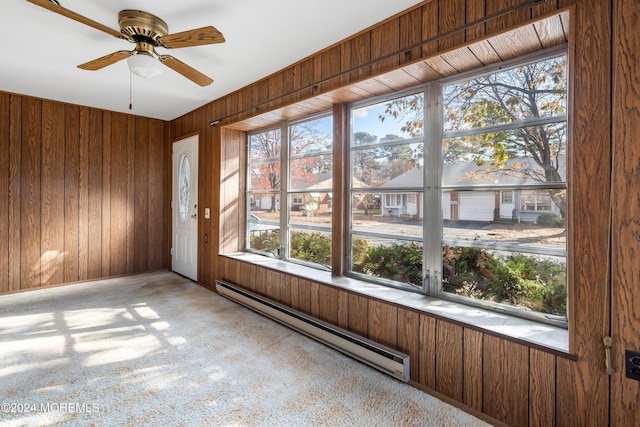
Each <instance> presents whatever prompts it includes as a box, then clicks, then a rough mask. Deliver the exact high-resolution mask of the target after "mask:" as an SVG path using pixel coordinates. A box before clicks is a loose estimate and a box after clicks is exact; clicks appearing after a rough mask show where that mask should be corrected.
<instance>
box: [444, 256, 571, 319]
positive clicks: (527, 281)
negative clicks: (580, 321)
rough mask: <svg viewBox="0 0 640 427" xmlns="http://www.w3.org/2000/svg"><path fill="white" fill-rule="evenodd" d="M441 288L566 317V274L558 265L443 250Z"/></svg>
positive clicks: (534, 260)
mask: <svg viewBox="0 0 640 427" xmlns="http://www.w3.org/2000/svg"><path fill="white" fill-rule="evenodd" d="M443 288H444V290H445V291H446V292H452V293H456V294H460V295H466V296H471V297H474V298H480V299H485V300H490V301H495V302H501V303H507V304H511V305H514V306H517V307H522V308H527V309H531V310H536V311H540V312H543V313H548V314H554V315H559V316H564V315H566V300H567V289H566V272H565V266H564V264H562V263H559V262H554V261H551V260H539V259H537V258H535V257H533V256H525V255H522V254H516V255H512V256H508V257H503V256H499V255H496V254H491V253H489V252H488V251H487V250H485V249H480V248H464V247H447V246H445V247H444V248H443Z"/></svg>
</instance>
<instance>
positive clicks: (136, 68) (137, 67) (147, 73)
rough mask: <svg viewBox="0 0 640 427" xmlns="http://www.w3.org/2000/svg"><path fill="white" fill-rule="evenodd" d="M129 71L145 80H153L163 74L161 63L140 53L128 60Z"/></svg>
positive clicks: (146, 54)
mask: <svg viewBox="0 0 640 427" xmlns="http://www.w3.org/2000/svg"><path fill="white" fill-rule="evenodd" d="M127 65H128V66H129V70H131V72H132V73H133V74H135V75H136V76H140V77H142V78H145V79H153V78H155V77H159V76H160V75H161V74H162V67H161V66H160V63H159V62H158V61H157V60H156V59H155V58H154V57H153V56H151V55H149V54H148V53H144V52H138V53H136V54H135V55H131V56H130V57H129V58H127Z"/></svg>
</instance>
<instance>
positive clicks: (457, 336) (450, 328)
mask: <svg viewBox="0 0 640 427" xmlns="http://www.w3.org/2000/svg"><path fill="white" fill-rule="evenodd" d="M435 349H436V366H435V370H436V381H435V383H436V384H435V389H436V391H437V392H439V393H442V394H444V395H445V396H449V397H451V398H452V399H455V400H457V401H462V384H463V374H464V371H463V361H462V326H459V325H454V324H451V323H448V322H445V321H443V320H438V321H437V324H436V342H435Z"/></svg>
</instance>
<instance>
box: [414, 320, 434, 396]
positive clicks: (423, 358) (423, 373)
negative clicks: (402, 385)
mask: <svg viewBox="0 0 640 427" xmlns="http://www.w3.org/2000/svg"><path fill="white" fill-rule="evenodd" d="M437 351H438V349H437V348H436V319H435V318H433V317H431V316H425V315H422V314H421V315H420V354H419V355H418V357H419V359H418V365H419V369H418V370H419V371H420V384H422V385H424V386H426V387H428V388H430V389H431V390H435V389H436V352H437Z"/></svg>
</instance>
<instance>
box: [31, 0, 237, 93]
mask: <svg viewBox="0 0 640 427" xmlns="http://www.w3.org/2000/svg"><path fill="white" fill-rule="evenodd" d="M27 1H28V2H30V3H33V4H35V5H37V6H41V7H43V8H45V9H47V10H50V11H52V12H55V13H58V14H60V15H62V16H65V17H67V18H70V19H73V20H74V21H78V22H80V23H82V24H85V25H88V26H90V27H93V28H95V29H97V30H100V31H103V32H105V33H107V34H109V35H112V36H113V37H116V38H119V39H123V40H126V41H128V42H130V43H135V45H136V47H135V49H133V50H130V51H129V50H119V51H117V52H114V53H110V54H108V55H105V56H103V57H101V58H98V59H94V60H93V61H89V62H86V63H84V64H80V65H78V68H81V69H83V70H91V71H95V70H99V69H101V68H104V67H106V66H108V65H112V64H114V63H116V62H118V61H120V60H122V59H125V58H128V61H127V62H128V64H129V68H130V69H131V71H132V72H133V73H135V74H138V75H141V76H142V77H146V78H151V77H155V75H157V74H159V68H158V67H156V64H157V61H160V62H161V63H162V64H164V65H166V66H167V67H169V68H171V69H172V70H174V71H176V72H178V73H180V74H182V75H183V76H184V77H186V78H187V79H189V80H191V81H192V82H194V83H196V84H198V85H200V86H207V85H209V84H211V83H213V80H212V79H211V78H210V77H208V76H206V75H204V74H202V73H201V72H200V71H198V70H196V69H194V68H192V67H190V66H189V65H187V64H185V63H184V62H182V61H180V60H178V59H176V58H174V57H173V56H171V55H159V54H158V53H157V52H156V50H155V48H156V47H163V48H167V49H176V48H181V47H190V46H201V45H207V44H214V43H224V41H225V40H224V37H223V35H222V33H221V32H220V31H218V30H217V29H216V28H214V27H212V26H208V27H202V28H197V29H194V30H188V31H183V32H180V33H175V34H169V26H168V25H167V23H166V22H164V21H163V20H162V19H160V18H158V17H157V16H155V15H152V14H150V13H147V12H143V11H141V10H128V9H127V10H122V11H120V12H119V13H118V23H119V24H120V31H116V30H114V29H112V28H110V27H107V26H105V25H103V24H101V23H99V22H96V21H94V20H92V19H89V18H87V17H85V16H82V15H80V14H78V13H76V12H74V11H72V10H69V9H67V8H64V7H62V6H60V5H59V4H58V2H57V1H55V0H27Z"/></svg>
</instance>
